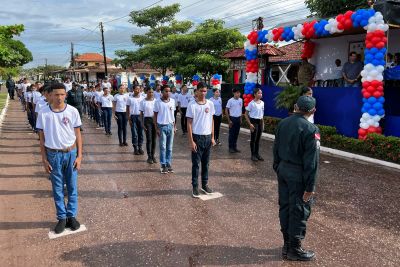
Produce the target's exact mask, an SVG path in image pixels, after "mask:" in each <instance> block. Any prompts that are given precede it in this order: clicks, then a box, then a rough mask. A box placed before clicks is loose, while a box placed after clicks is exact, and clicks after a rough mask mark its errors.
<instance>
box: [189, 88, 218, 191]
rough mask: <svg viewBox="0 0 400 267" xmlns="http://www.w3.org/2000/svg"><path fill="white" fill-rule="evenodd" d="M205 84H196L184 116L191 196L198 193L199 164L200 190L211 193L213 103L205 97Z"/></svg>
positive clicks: (213, 142)
mask: <svg viewBox="0 0 400 267" xmlns="http://www.w3.org/2000/svg"><path fill="white" fill-rule="evenodd" d="M206 94H207V86H206V85H205V84H203V83H202V82H200V83H199V84H198V85H197V90H196V96H197V99H196V100H195V101H192V102H190V104H189V106H188V108H187V113H186V117H187V120H188V137H189V144H190V146H191V150H192V196H193V197H195V198H198V197H199V196H200V193H199V188H198V187H199V185H198V178H199V165H200V164H201V191H202V192H203V193H204V194H207V195H208V194H212V190H211V189H210V187H209V186H208V167H209V163H210V154H211V147H212V146H213V145H215V141H214V123H213V116H214V114H215V109H214V104H213V103H212V102H211V101H210V100H207V99H206Z"/></svg>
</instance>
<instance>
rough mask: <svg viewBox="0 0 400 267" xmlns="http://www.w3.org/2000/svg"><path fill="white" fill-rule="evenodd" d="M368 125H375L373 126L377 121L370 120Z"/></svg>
mask: <svg viewBox="0 0 400 267" xmlns="http://www.w3.org/2000/svg"><path fill="white" fill-rule="evenodd" d="M367 123H368V125H373V124H374V123H375V121H374V120H373V119H369V120H368V121H367Z"/></svg>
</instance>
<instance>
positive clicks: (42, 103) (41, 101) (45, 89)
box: [35, 86, 50, 118]
mask: <svg viewBox="0 0 400 267" xmlns="http://www.w3.org/2000/svg"><path fill="white" fill-rule="evenodd" d="M49 88H50V86H43V87H42V88H41V91H42V97H41V98H40V99H39V100H38V101H37V102H36V105H35V114H36V118H37V117H38V115H39V112H40V111H41V110H42V109H43V108H44V107H46V106H47V105H48V104H49V102H48V99H49Z"/></svg>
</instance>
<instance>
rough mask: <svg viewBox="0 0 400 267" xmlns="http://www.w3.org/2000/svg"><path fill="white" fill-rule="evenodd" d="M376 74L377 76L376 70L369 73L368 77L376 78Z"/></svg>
mask: <svg viewBox="0 0 400 267" xmlns="http://www.w3.org/2000/svg"><path fill="white" fill-rule="evenodd" d="M378 74H379V72H378V70H371V71H370V72H369V76H372V77H376V76H378Z"/></svg>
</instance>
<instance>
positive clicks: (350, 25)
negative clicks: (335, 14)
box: [344, 19, 353, 29]
mask: <svg viewBox="0 0 400 267" xmlns="http://www.w3.org/2000/svg"><path fill="white" fill-rule="evenodd" d="M344 27H345V29H351V28H352V27H353V22H352V21H351V19H347V20H345V22H344Z"/></svg>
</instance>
